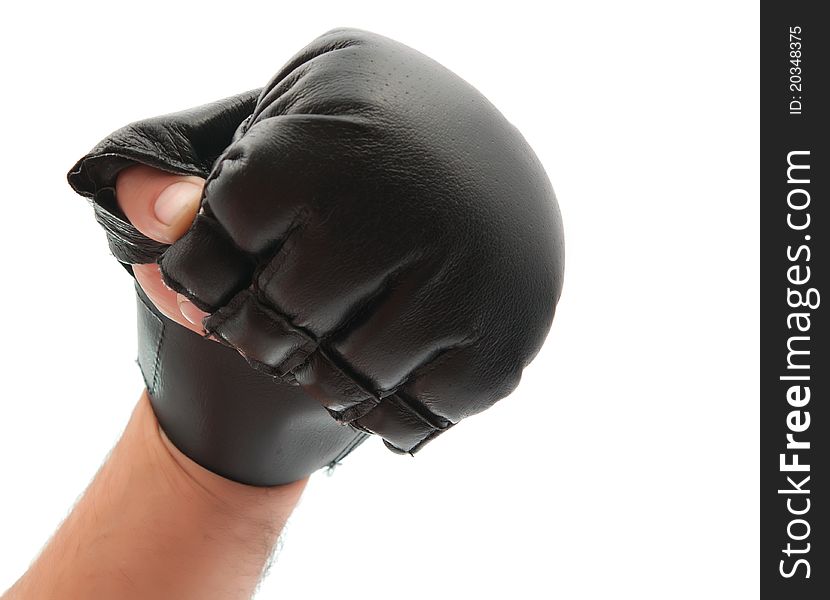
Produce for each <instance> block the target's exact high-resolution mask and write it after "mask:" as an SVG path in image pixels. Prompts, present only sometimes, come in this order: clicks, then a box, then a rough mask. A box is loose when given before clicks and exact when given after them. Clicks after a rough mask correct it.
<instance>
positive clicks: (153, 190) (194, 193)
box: [115, 165, 204, 244]
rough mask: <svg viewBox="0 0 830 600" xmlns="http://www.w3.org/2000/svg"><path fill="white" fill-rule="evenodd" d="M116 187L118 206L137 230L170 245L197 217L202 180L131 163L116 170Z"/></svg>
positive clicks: (202, 186) (202, 185)
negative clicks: (119, 171) (125, 167)
mask: <svg viewBox="0 0 830 600" xmlns="http://www.w3.org/2000/svg"><path fill="white" fill-rule="evenodd" d="M115 188H116V191H115V195H116V198H117V199H118V206H119V207H120V208H121V210H122V211H123V212H124V215H125V216H126V217H127V219H128V220H129V221H130V223H132V224H133V225H134V226H135V228H136V229H138V230H139V231H140V232H141V233H143V234H144V235H146V236H147V237H149V238H152V239H154V240H156V241H157V242H162V243H165V244H172V243H173V242H175V241H176V240H178V239H179V238H180V237H181V236H182V235H184V233H185V232H186V231H187V230H188V228H189V227H190V224H191V223H192V222H193V219H195V218H196V213H197V212H198V211H199V203H200V200H201V197H202V189H203V188H204V179H202V178H201V177H194V176H181V175H175V174H173V173H167V172H165V171H160V170H158V169H154V168H152V167H148V166H146V165H134V166H132V167H129V168H128V169H125V170H124V171H122V172H121V173H119V175H118V179H117V180H116V183H115Z"/></svg>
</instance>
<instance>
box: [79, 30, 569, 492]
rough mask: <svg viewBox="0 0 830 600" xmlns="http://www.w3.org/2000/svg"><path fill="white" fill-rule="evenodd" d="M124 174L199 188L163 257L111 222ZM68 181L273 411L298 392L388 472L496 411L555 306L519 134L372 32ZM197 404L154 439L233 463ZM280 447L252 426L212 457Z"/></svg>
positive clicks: (447, 76) (536, 195)
mask: <svg viewBox="0 0 830 600" xmlns="http://www.w3.org/2000/svg"><path fill="white" fill-rule="evenodd" d="M135 162H142V163H145V164H148V165H151V166H155V167H157V168H161V169H164V170H167V171H171V172H175V173H181V174H194V175H201V176H203V177H206V179H207V182H206V186H205V189H204V192H203V197H202V210H201V211H200V214H199V215H198V216H197V218H196V220H195V221H194V223H193V226H192V227H191V228H190V230H189V231H188V232H187V233H186V234H185V235H184V237H182V238H181V239H180V240H179V241H177V242H176V243H175V244H173V245H171V246H169V247H168V246H164V245H161V244H157V243H155V242H152V241H150V240H147V239H146V238H144V236H142V235H141V234H140V233H138V232H137V231H136V230H135V229H134V228H133V227H132V226H131V225H130V224H129V223H127V222H126V219H124V217H123V215H122V214H120V213H119V211H118V208H117V205H116V203H115V201H114V194H113V189H114V180H115V177H116V175H117V173H118V171H119V170H120V169H122V168H124V167H125V166H127V165H129V164H133V163H135ZM68 177H69V182H70V184H71V185H72V187H73V188H74V189H75V190H76V191H78V192H79V193H81V194H82V195H84V196H87V197H89V198H91V199H92V200H93V201H94V205H95V210H96V215H97V217H98V220H99V222H100V223H101V224H102V225H103V226H104V227H105V228H106V229H107V232H108V235H109V240H110V247H111V248H112V251H113V253H114V254H115V255H116V257H117V258H119V260H121V261H122V262H125V263H131V262H132V263H136V262H149V261H153V260H156V261H158V262H159V264H160V268H161V272H162V275H163V278H164V280H165V283H167V285H168V286H170V287H171V288H173V289H174V290H176V291H178V292H180V293H182V294H183V295H185V296H186V297H188V298H189V299H190V300H191V301H192V302H193V303H194V304H195V305H196V306H198V307H199V308H201V309H203V310H205V311H207V312H208V313H210V316H209V317H207V318H206V319H205V321H204V326H205V329H206V331H207V332H208V334H209V335H211V336H213V337H214V338H216V339H217V340H220V341H221V342H222V343H223V344H225V345H226V346H229V347H230V348H233V349H234V350H235V351H236V352H238V353H239V354H240V355H241V356H242V357H244V360H245V361H246V362H247V364H248V365H250V367H252V369H250V371H252V372H256V373H258V374H261V375H263V376H264V377H267V378H268V379H269V381H271V382H272V383H273V385H274V386H275V387H274V398H275V401H280V395H281V394H282V393H284V390H285V389H287V387H286V386H299V389H300V390H302V391H303V392H304V393H305V394H306V395H308V396H310V397H312V398H314V399H316V400H317V401H318V402H319V403H320V405H321V406H322V407H324V408H325V410H326V412H327V413H328V414H329V415H330V416H331V417H333V420H332V423H334V422H338V423H341V424H343V427H341V430H345V431H348V432H350V434H352V433H356V432H363V433H375V434H378V435H380V436H381V437H382V438H383V439H384V441H385V443H386V445H387V446H388V447H389V448H391V449H393V450H395V451H398V452H408V453H415V452H417V451H418V450H419V449H420V448H421V447H423V445H424V444H426V443H427V442H428V441H430V440H431V439H434V438H435V437H436V436H437V435H439V434H440V433H442V432H443V431H446V430H447V429H449V428H450V427H452V426H453V425H454V424H456V423H458V422H459V421H460V420H462V419H463V418H465V417H468V416H470V415H473V414H476V413H478V412H480V411H482V410H484V409H486V408H488V407H489V406H491V405H492V404H493V403H495V402H496V401H497V400H499V399H500V398H503V397H504V396H506V395H508V394H509V393H510V392H511V391H512V390H513V389H514V388H515V387H516V385H517V384H518V382H519V379H520V377H521V373H522V370H523V368H524V367H525V366H526V365H527V364H528V363H529V362H530V361H531V360H532V359H533V357H534V356H535V355H536V353H537V352H538V350H539V348H540V347H541V345H542V343H543V341H544V339H545V337H546V335H547V332H548V330H549V328H550V325H551V320H552V318H553V314H554V310H555V306H556V303H557V300H558V298H559V295H560V292H561V287H562V276H563V267H564V263H563V260H564V245H563V234H562V225H561V219H560V215H559V210H558V207H557V204H556V199H555V196H554V193H553V190H552V188H551V185H550V182H549V181H548V178H547V176H546V175H545V172H544V169H543V168H542V166H541V164H540V163H539V161H538V159H537V157H536V156H535V154H534V153H533V151H532V150H531V149H530V147H529V146H528V144H527V143H526V141H525V140H524V138H523V137H522V136H521V134H520V133H519V132H518V131H517V130H516V129H515V128H514V127H513V126H512V125H510V123H508V121H507V120H506V119H505V118H504V117H503V116H502V115H501V114H500V113H499V112H498V111H497V110H496V109H495V108H494V107H493V106H492V104H490V103H489V102H488V101H487V100H486V99H485V98H484V97H483V96H482V95H481V94H480V93H479V92H477V91H476V90H475V89H474V88H473V87H471V86H470V85H469V84H467V83H466V82H465V81H463V80H462V79H460V78H459V77H458V76H456V75H454V74H453V73H451V72H450V71H448V70H447V69H445V68H444V67H442V66H441V65H439V64H438V63H436V62H434V61H432V60H431V59H429V58H427V57H426V56H424V55H423V54H420V53H418V52H416V51H415V50H412V49H411V48H408V47H407V46H404V45H402V44H399V43H397V42H394V41H392V40H389V39H387V38H384V37H382V36H379V35H375V34H372V33H368V32H365V31H359V30H351V29H338V30H333V31H330V32H328V33H326V34H325V35H323V36H321V37H319V38H317V39H316V40H314V41H313V42H312V43H311V44H310V45H309V46H307V47H306V48H305V49H303V50H302V51H300V53H298V54H297V55H296V56H295V57H294V58H293V59H291V60H290V61H289V62H288V63H287V64H286V65H285V66H284V67H283V68H282V69H281V70H280V71H279V72H278V73H277V74H276V75H275V76H274V77H273V78H272V79H271V81H270V82H269V83H268V84H267V85H266V86H265V87H264V88H262V89H261V90H252V91H251V92H248V93H245V94H241V95H239V96H235V97H232V98H228V99H225V100H223V101H220V102H218V103H214V104H211V105H207V106H204V107H199V108H197V109H192V110H190V111H184V112H180V113H175V114H172V115H166V116H163V117H159V118H155V119H148V120H145V121H139V122H136V123H133V124H130V125H128V126H127V127H125V128H122V129H120V130H118V131H116V132H114V133H113V134H111V135H110V136H109V137H107V138H106V139H105V140H103V141H102V142H101V143H99V144H98V145H97V146H96V147H95V148H93V150H92V151H91V152H90V153H88V154H87V155H86V156H84V157H83V158H82V159H81V160H79V161H78V163H77V164H76V165H75V166H74V167H73V168H72V170H71V171H70V173H69V176H68ZM194 337H197V338H198V336H194ZM199 341H205V340H199ZM206 343H207V342H206ZM210 343H212V342H210ZM216 346H217V349H218V347H219V345H218V344H217V345H216ZM223 350H224V349H223ZM162 359H163V360H171V359H170V358H169V357H162ZM219 362H221V361H219ZM145 375H146V373H145ZM171 377H173V378H175V377H176V375H175V374H173V375H171ZM193 385H195V381H194V382H193ZM182 388H184V386H182ZM177 393H181V394H185V395H186V394H187V393H188V392H187V391H186V389H180V390H179V391H178V392H177ZM230 393H233V392H232V391H231V392H230ZM266 393H267V392H266ZM151 396H152V392H151ZM178 402H179V399H178V398H172V397H171V398H169V399H168V400H167V401H166V403H169V404H171V405H174V406H175V405H177V403H178ZM191 404H192V406H185V407H184V408H174V409H172V410H173V411H174V412H177V413H179V414H178V416H177V417H176V418H174V419H171V420H170V421H168V422H167V423H165V421H164V419H160V421H161V423H162V427H164V428H165V431H166V432H167V433H168V435H169V436H170V438H171V440H172V441H173V442H174V443H176V444H177V445H179V447H181V448H182V449H183V450H184V451H185V452H186V453H188V454H189V455H190V456H191V457H193V458H194V459H195V460H196V461H197V462H201V463H202V464H206V463H207V461H206V460H205V458H204V455H205V453H208V454H211V453H212V454H213V455H214V457H215V458H221V457H222V456H223V455H224V453H225V450H223V449H221V448H218V449H217V446H216V445H212V442H211V441H210V439H209V437H210V436H203V435H202V431H203V430H207V431H210V432H211V434H212V435H213V434H215V432H216V431H221V429H222V427H224V423H220V422H216V423H214V422H213V421H224V420H225V419H227V418H228V413H229V411H232V410H234V409H233V408H230V407H229V406H228V405H227V403H226V408H224V409H223V410H222V411H219V412H218V413H216V414H214V413H213V412H212V411H211V408H210V407H209V406H207V407H206V406H205V405H204V403H201V402H193V403H191ZM233 404H234V405H235V406H236V409H237V410H239V411H243V412H248V411H252V412H253V413H254V414H255V413H256V410H258V409H255V408H251V407H250V406H248V405H247V399H246V398H245V397H242V396H240V397H238V398H236V400H235V401H234V403H233ZM154 408H155V409H156V412H157V413H160V412H163V411H162V410H161V409H160V407H159V402H158V401H157V400H155V399H154ZM285 418H286V419H291V418H292V417H291V415H288V414H286V415H285ZM253 420H255V418H254V419H253ZM205 423H207V426H206V425H205ZM260 425H261V424H260ZM232 426H233V427H237V424H236V423H234V424H233V425H232ZM279 435H281V432H280V431H279V427H277V428H275V429H274V430H270V429H269V428H268V427H263V426H259V427H256V428H254V429H252V430H249V431H247V432H245V431H244V430H243V429H238V430H237V431H235V432H234V433H233V434H232V435H230V436H227V437H226V441H228V442H229V443H231V445H233V440H234V439H236V438H239V439H243V438H245V437H253V438H255V439H256V440H260V441H257V442H256V443H254V444H253V445H254V446H256V445H259V444H261V445H262V446H263V447H267V446H268V445H269V443H268V442H264V443H263V442H261V440H262V439H266V440H267V439H271V438H273V437H275V436H279ZM217 437H218V439H223V436H222V435H221V434H219V435H217ZM182 440H190V442H189V443H190V445H188V444H187V443H183V442H182ZM342 441H343V443H342V444H341V446H342V447H343V448H344V449H347V448H350V447H353V445H354V444H356V443H359V440H358V439H357V438H351V437H349V438H348V439H344V440H342ZM346 451H347V450H346ZM341 454H342V452H341ZM273 458H274V456H268V457H265V458H262V457H254V458H252V459H251V458H249V459H245V458H242V457H235V458H233V459H230V460H228V464H227V468H224V469H223V474H225V475H226V476H229V477H231V478H236V479H240V480H243V479H246V477H245V476H244V472H245V471H246V469H247V467H246V466H245V464H244V462H245V460H254V462H256V461H261V462H263V463H265V464H267V463H268V462H269V461H270V460H273ZM206 466H208V468H211V467H210V466H209V465H207V464H206ZM239 473H243V475H242V476H240V475H239ZM247 479H250V478H247ZM257 483H263V481H257ZM264 483H268V481H264Z"/></svg>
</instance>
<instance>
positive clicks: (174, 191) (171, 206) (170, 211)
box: [153, 181, 202, 227]
mask: <svg viewBox="0 0 830 600" xmlns="http://www.w3.org/2000/svg"><path fill="white" fill-rule="evenodd" d="M201 196H202V189H201V188H200V187H199V186H197V185H195V184H192V183H190V182H189V181H177V182H176V183H173V184H171V185H168V186H167V187H166V188H164V190H162V192H161V194H159V197H158V198H156V204H155V206H154V207H153V210H154V211H155V213H156V219H158V220H159V221H160V222H161V223H163V224H164V225H166V226H168V227H171V226H173V225H176V224H178V222H179V221H180V220H181V218H182V215H184V214H195V213H196V210H197V207H198V206H199V199H200V198H201Z"/></svg>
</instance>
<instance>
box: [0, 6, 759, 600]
mask: <svg viewBox="0 0 830 600" xmlns="http://www.w3.org/2000/svg"><path fill="white" fill-rule="evenodd" d="M186 4H188V3H185V2H164V3H160V4H158V5H154V4H152V3H150V2H142V3H112V2H110V3H101V4H100V5H97V6H93V5H92V4H88V5H86V7H83V6H79V5H78V3H74V2H73V3H68V2H67V3H55V4H54V5H53V6H51V7H46V6H43V5H36V4H30V5H27V8H21V5H22V3H12V4H11V5H9V6H6V7H4V9H3V12H4V15H3V19H2V23H0V34H2V35H0V50H2V59H1V60H2V65H3V73H2V81H3V83H2V85H3V89H2V97H0V102H2V113H1V114H2V118H3V126H2V134H3V139H2V143H0V153H2V182H3V187H2V195H3V199H2V212H3V214H2V235H1V236H0V244H2V248H0V257H2V258H0V260H1V261H2V263H1V264H2V268H3V273H2V274H3V277H2V283H0V285H1V286H2V294H0V315H2V330H3V336H2V353H3V355H2V362H1V363H0V364H2V367H0V368H2V381H3V383H2V390H3V391H2V400H0V471H1V472H2V484H0V485H1V486H2V497H0V589H5V587H7V586H8V585H10V584H11V583H12V582H13V581H14V580H15V579H16V578H17V577H18V576H19V575H20V574H21V573H22V572H23V571H24V570H25V569H26V567H27V565H28V564H29V562H30V561H31V560H32V558H33V557H34V556H35V555H36V554H37V552H38V551H39V549H40V548H41V547H42V545H43V544H44V543H45V541H46V540H47V539H48V537H49V536H50V534H51V533H52V532H53V531H54V529H55V527H56V526H57V525H58V524H59V523H60V521H61V520H62V519H63V517H64V516H65V515H66V513H67V511H68V510H69V508H70V507H71V505H72V504H73V502H74V501H75V500H76V499H77V497H78V496H79V494H80V493H81V492H82V491H83V489H84V487H85V486H86V484H87V483H88V481H89V480H90V478H91V477H92V476H93V475H94V473H95V471H96V470H97V468H98V467H99V465H100V463H101V461H102V460H103V459H104V457H105V455H106V453H107V452H108V450H109V449H110V448H111V446H112V445H113V443H114V442H115V441H116V439H117V438H118V436H119V434H120V432H121V430H122V428H123V426H124V424H125V423H126V420H127V417H128V415H129V413H130V411H131V409H132V407H133V405H134V403H135V401H136V400H137V398H138V396H139V392H140V389H141V379H140V376H139V372H138V369H137V367H136V366H135V364H134V357H135V331H134V329H135V325H134V304H133V303H134V300H133V292H132V286H131V281H130V279H129V277H128V276H127V275H126V273H124V271H123V269H122V268H121V267H120V266H118V265H117V263H116V261H115V260H114V259H113V258H112V257H111V256H109V255H108V251H107V247H106V243H105V238H104V234H103V231H102V230H100V228H99V226H98V225H97V224H96V223H95V221H94V219H93V216H92V211H91V208H90V207H89V206H88V205H87V203H86V201H85V200H83V199H81V198H80V197H78V196H76V195H74V193H73V192H72V191H71V190H70V188H69V186H68V185H67V184H66V181H65V174H66V171H67V170H68V169H69V167H70V166H71V165H72V164H73V163H74V162H75V160H76V159H78V158H79V157H80V156H81V155H82V154H84V153H85V152H86V151H87V150H88V149H89V148H91V147H92V145H94V144H95V143H96V142H97V141H98V140H99V139H100V138H102V137H103V136H104V135H106V134H107V133H109V132H110V131H112V130H113V129H116V128H118V127H120V126H121V125H124V124H126V123H127V122H130V121H133V120H136V119H140V118H143V117H149V116H154V115H157V114H162V113H166V112H171V111H174V110H179V109H183V108H187V107H190V106H193V105H197V104H202V103H205V102H208V101H211V100H214V99H218V98H221V97H225V96H228V95H231V94H234V93H237V92H240V91H243V90H248V89H251V88H254V87H259V86H261V85H263V84H264V83H265V82H266V81H267V80H268V79H269V78H270V76H271V75H272V74H273V73H274V72H275V71H276V70H277V69H278V68H279V67H280V66H281V65H282V63H283V62H285V61H286V60H287V59H288V58H289V57H291V56H292V55H293V54H294V53H295V52H296V51H297V50H299V49H300V48H302V47H303V46H304V45H305V44H307V43H308V42H310V41H311V40H312V39H313V38H314V37H316V36H317V35H319V34H321V33H323V32H325V31H327V30H328V29H331V28H333V27H337V26H355V27H360V28H364V29H369V30H372V31H375V32H377V33H381V34H384V35H387V36H389V37H392V38H394V39H397V40H399V41H401V42H404V43H406V44H408V45H410V46H412V47H414V48H416V49H418V50H420V51H422V52H424V53H426V54H427V55H429V56H431V57H433V58H435V59H436V60H438V61H439V62H441V63H443V64H445V65H446V66H448V67H449V68H451V69H452V70H454V71H455V72H456V73H458V74H459V75H461V76H462V77H464V78H465V79H467V80H468V81H470V82H471V83H472V84H473V85H475V86H476V87H478V88H479V89H480V90H481V91H482V92H483V93H484V94H485V95H486V96H487V97H488V98H489V99H490V100H491V101H492V102H493V103H494V104H495V105H496V106H498V107H499V108H500V109H501V110H502V112H504V114H505V115H506V116H507V117H508V119H510V120H511V121H512V122H513V123H514V124H515V125H517V126H518V127H519V129H520V130H521V131H522V132H523V133H524V135H525V136H526V138H527V139H528V141H529V142H530V144H531V145H532V146H533V147H534V149H535V150H536V152H537V153H538V155H539V157H540V159H541V160H542V163H543V164H544V165H545V166H546V168H547V171H548V174H549V176H550V178H551V180H552V181H553V184H554V188H555V190H556V192H557V195H558V197H559V201H560V205H561V209H562V213H563V218H564V223H565V231H566V247H567V266H566V276H565V289H564V293H563V296H562V300H561V304H560V306H559V309H558V312H557V316H556V319H555V323H554V325H553V329H552V331H551V333H550V336H549V337H548V340H547V343H546V345H545V347H544V349H543V350H542V352H541V353H540V354H539V356H538V357H537V359H536V361H535V362H534V363H533V364H532V365H531V366H530V367H529V368H528V369H527V371H526V372H525V377H524V379H523V382H522V384H521V386H520V388H519V390H518V391H517V392H515V393H514V394H513V395H512V396H511V397H509V398H507V399H505V400H504V401H502V402H501V403H500V404H498V405H497V406H496V407H495V408H493V409H491V410H489V411H488V412H486V413H484V414H482V415H480V416H476V417H473V418H470V419H469V420H467V421H465V422H464V423H462V424H461V425H459V426H458V427H456V428H454V429H453V431H452V432H451V433H449V434H447V435H446V436H442V437H440V438H438V439H437V440H436V441H434V442H433V443H431V444H430V445H429V446H428V447H427V448H426V449H425V450H424V451H423V452H421V453H420V454H418V455H417V456H416V457H415V458H411V457H401V456H397V455H393V454H392V453H390V452H388V451H387V450H386V449H385V448H384V447H383V445H382V444H381V443H380V442H379V440H373V441H372V442H371V443H367V444H365V445H364V446H363V447H361V448H360V449H358V451H356V452H355V453H354V454H353V455H352V456H351V457H350V458H349V459H348V460H347V461H346V463H345V464H344V465H343V466H342V467H341V468H340V469H339V470H338V471H337V472H336V473H335V475H334V476H333V477H327V476H326V475H325V474H323V473H318V474H316V475H315V476H314V477H313V478H312V482H311V484H310V485H309V487H308V489H307V492H306V493H305V496H304V498H303V500H302V502H301V504H300V506H299V508H298V509H297V511H296V512H295V514H294V516H293V519H292V521H291V522H290V524H289V527H288V529H287V531H286V536H285V543H284V546H283V549H282V551H281V553H280V554H279V556H278V558H277V561H276V564H275V565H274V566H273V568H272V571H271V574H270V576H269V578H268V579H267V581H266V582H265V584H264V585H263V586H262V589H261V592H260V595H259V596H258V597H259V598H263V599H264V598H277V597H280V598H309V597H327V595H329V594H330V596H328V597H333V598H362V599H372V598H396V599H408V598H413V599H419V600H421V599H423V598H437V599H442V598H456V597H458V598H502V597H508V598H568V599H571V598H602V599H604V598H637V599H642V598H659V599H663V598H695V599H697V598H703V597H706V598H729V599H735V598H752V597H756V596H757V594H758V577H759V572H758V564H757V563H758V553H759V534H758V523H759V500H758V487H759V486H758V458H757V448H758V427H759V425H758V404H757V398H758V385H759V383H758V381H759V372H758V351H759V332H758V306H759V297H758V280H759V260H758V248H759V237H758V230H759V210H758V198H759V188H758V179H759V172H758V155H759V131H758V124H759V97H758V72H759V59H758V28H759V20H758V8H757V6H756V5H755V3H753V2H731V3H724V2H696V3H688V4H684V5H681V4H679V3H668V2H617V1H609V2H575V1H573V0H568V1H557V2H534V3H526V4H523V3H521V2H516V1H510V2H499V3H493V4H486V3H483V2H468V3H458V2H449V1H443V2H436V3H427V2H418V3H415V2H408V3H397V2H391V1H387V2H377V3H355V2H353V1H349V2H336V3H323V2H313V3H312V2H263V1H262V0H260V1H258V2H250V3H248V2H243V1H241V0H235V1H233V2H222V3H219V4H211V3H209V2H198V3H197V2H194V3H192V5H191V6H186Z"/></svg>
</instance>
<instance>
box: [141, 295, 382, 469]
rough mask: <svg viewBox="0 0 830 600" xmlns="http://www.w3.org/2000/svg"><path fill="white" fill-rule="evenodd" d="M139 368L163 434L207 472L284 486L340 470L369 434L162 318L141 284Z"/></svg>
mask: <svg viewBox="0 0 830 600" xmlns="http://www.w3.org/2000/svg"><path fill="white" fill-rule="evenodd" d="M135 287H136V295H137V305H138V365H139V367H140V368H141V373H142V375H143V377H144V382H145V384H146V386H147V392H148V394H149V396H150V402H151V404H152V405H153V412H155V414H156V417H157V418H158V421H159V424H160V425H161V427H162V429H163V430H164V432H165V433H166V434H167V436H168V437H169V438H170V441H172V442H173V443H174V444H175V446H176V447H177V448H179V449H180V450H181V451H182V452H184V453H185V454H186V455H187V456H189V457H190V458H192V459H193V460H195V461H196V462H198V463H199V464H200V465H202V466H203V467H205V468H207V469H209V470H211V471H213V472H214V473H217V474H219V475H222V476H224V477H227V478H229V479H233V480H235V481H239V482H242V483H247V484H251V485H278V484H281V483H288V482H291V481H296V480H297V479H301V478H302V477H305V476H306V475H308V474H310V473H312V472H314V471H316V470H317V469H320V468H321V467H325V466H333V465H335V464H337V463H339V462H340V461H341V460H343V458H345V456H346V455H347V454H348V453H349V452H351V451H352V450H353V449H354V448H356V447H357V446H358V445H359V444H360V443H361V442H363V440H364V439H365V438H366V437H367V436H368V434H366V433H364V432H361V431H358V430H356V429H354V428H353V427H351V426H349V425H341V424H339V423H337V421H335V420H334V419H332V418H331V416H330V415H329V414H328V412H326V410H325V409H324V408H323V407H322V406H321V405H320V403H319V402H317V401H316V400H314V399H313V398H311V397H309V396H308V395H307V394H306V393H305V392H304V391H303V390H302V389H301V388H299V387H297V386H291V385H287V384H284V383H280V382H278V381H275V380H274V379H273V378H272V377H269V376H267V375H265V374H263V373H259V372H257V371H254V370H252V369H251V368H250V367H249V366H248V363H247V362H246V361H245V359H243V358H242V357H241V356H240V355H239V353H238V352H236V351H235V350H233V349H232V348H227V347H225V346H223V345H221V344H217V343H216V342H214V341H212V340H208V339H205V338H203V337H201V336H199V335H196V334H195V333H193V332H192V331H190V330H189V329H185V328H184V327H182V326H181V325H178V324H177V323H174V322H173V321H171V320H169V319H168V318H167V317H165V316H164V315H162V314H161V313H160V312H159V311H158V309H157V308H156V307H155V306H154V305H153V303H152V302H151V301H150V300H149V299H148V298H147V296H146V295H145V294H144V292H143V290H142V289H141V288H140V287H139V286H138V285H137V284H136V286H135Z"/></svg>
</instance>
